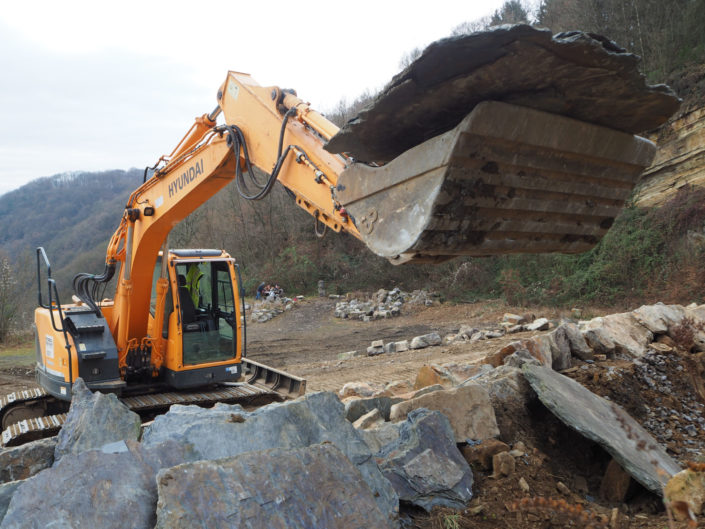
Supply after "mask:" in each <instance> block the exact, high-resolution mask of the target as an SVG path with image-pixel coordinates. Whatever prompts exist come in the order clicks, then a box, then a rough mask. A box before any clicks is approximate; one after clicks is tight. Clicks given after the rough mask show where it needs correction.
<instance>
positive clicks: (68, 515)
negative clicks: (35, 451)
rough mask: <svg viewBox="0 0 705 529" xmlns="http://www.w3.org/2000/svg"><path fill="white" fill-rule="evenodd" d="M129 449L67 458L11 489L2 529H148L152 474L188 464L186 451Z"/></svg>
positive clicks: (180, 448) (169, 445) (153, 509)
mask: <svg viewBox="0 0 705 529" xmlns="http://www.w3.org/2000/svg"><path fill="white" fill-rule="evenodd" d="M127 446H128V448H129V451H127V452H122V453H119V454H106V453H104V452H102V451H99V450H89V451H85V452H81V453H80V454H66V455H65V456H64V457H62V458H61V460H60V461H59V462H58V463H56V464H55V465H54V466H53V467H51V468H48V469H46V470H43V471H42V472H40V473H39V474H37V475H35V476H33V477H31V478H29V479H27V480H25V481H23V482H22V483H21V484H20V485H19V487H17V489H16V490H15V493H14V495H13V496H12V500H11V501H10V505H9V507H8V509H7V514H6V515H5V518H4V519H3V521H2V524H0V528H1V529H45V528H49V527H50V528H52V529H78V528H84V527H85V528H91V529H93V528H95V529H98V528H99V529H126V528H129V529H152V528H153V527H154V523H155V521H156V516H155V512H156V506H157V482H156V475H157V472H158V471H159V470H160V469H162V468H168V467H172V466H175V465H178V464H181V463H183V462H185V461H193V458H192V454H191V453H190V452H189V451H188V450H187V448H186V447H184V446H180V445H178V444H176V443H171V442H169V443H164V444H162V445H158V446H153V447H151V448H143V447H142V446H141V445H140V444H139V443H136V442H134V441H128V442H127Z"/></svg>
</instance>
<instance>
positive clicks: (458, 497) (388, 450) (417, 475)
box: [377, 408, 473, 511]
mask: <svg viewBox="0 0 705 529" xmlns="http://www.w3.org/2000/svg"><path fill="white" fill-rule="evenodd" d="M377 461H378V463H379V466H380V468H381V469H382V473H383V474H384V476H385V477H386V478H387V479H388V480H389V481H390V482H391V483H392V485H393V486H394V490H396V492H397V494H398V495H399V499H400V500H401V501H405V502H409V503H411V504H413V505H416V506H419V507H422V508H423V509H426V510H427V511H430V510H431V509H432V508H433V507H436V506H444V507H450V508H453V509H462V508H464V507H465V504H466V503H467V502H468V501H470V500H471V499H472V483H473V476H472V470H471V469H470V466H469V465H468V463H467V461H466V460H465V458H464V457H463V456H462V454H461V453H460V451H459V450H458V447H457V445H456V444H455V436H454V434H453V430H452V428H451V426H450V423H449V422H448V419H447V418H446V417H445V416H444V415H443V414H442V413H440V412H438V411H430V410H427V409H424V408H420V409H416V410H413V411H412V412H410V413H409V415H408V416H407V419H406V422H404V423H403V424H402V425H401V430H400V435H399V438H398V439H397V440H396V441H395V442H393V443H391V444H389V445H387V446H386V447H384V448H383V449H382V450H381V451H380V452H379V454H377Z"/></svg>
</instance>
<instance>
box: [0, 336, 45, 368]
mask: <svg viewBox="0 0 705 529" xmlns="http://www.w3.org/2000/svg"><path fill="white" fill-rule="evenodd" d="M35 362H36V358H35V353H34V341H32V340H30V341H26V342H21V343H17V344H13V345H6V346H0V369H2V368H7V367H26V366H33V365H34V364H35Z"/></svg>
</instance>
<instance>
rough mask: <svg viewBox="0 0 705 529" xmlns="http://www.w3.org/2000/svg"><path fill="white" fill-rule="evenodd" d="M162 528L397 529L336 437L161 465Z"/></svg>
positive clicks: (159, 515) (159, 528)
mask: <svg viewBox="0 0 705 529" xmlns="http://www.w3.org/2000/svg"><path fill="white" fill-rule="evenodd" d="M157 484H158V489H159V502H158V506H157V524H156V526H155V529H192V528H197V527H198V528H208V529H228V528H235V527H237V528H239V529H263V528H267V529H280V528H281V529H353V528H360V529H362V528H374V529H391V528H392V527H396V525H394V524H392V523H391V522H390V520H389V518H388V515H387V514H386V513H382V512H381V511H380V510H379V507H378V506H377V503H376V502H375V498H374V496H373V493H372V491H371V490H370V488H369V487H368V486H367V483H366V482H365V480H364V479H363V478H362V475H361V474H360V472H359V470H358V469H357V468H356V467H355V466H354V465H353V464H351V463H350V461H349V460H348V459H347V458H346V457H345V456H344V455H343V454H342V453H341V452H340V450H338V449H337V448H336V447H335V446H334V445H332V444H317V445H312V446H310V447H305V448H293V449H272V450H264V451H260V452H248V453H246V454H242V455H239V456H234V457H232V458H227V459H219V460H213V461H197V462H194V463H187V464H183V465H179V466H176V467H173V468H169V469H165V470H162V471H161V472H159V475H158V477H157Z"/></svg>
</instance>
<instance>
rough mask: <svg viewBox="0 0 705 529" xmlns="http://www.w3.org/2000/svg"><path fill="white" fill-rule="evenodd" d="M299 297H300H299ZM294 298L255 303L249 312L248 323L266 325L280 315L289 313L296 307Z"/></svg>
mask: <svg viewBox="0 0 705 529" xmlns="http://www.w3.org/2000/svg"><path fill="white" fill-rule="evenodd" d="M299 297H300V296H299ZM299 297H296V298H279V297H277V298H274V299H273V300H269V299H263V300H260V301H255V304H254V307H252V310H251V311H250V321H251V322H252V323H266V322H268V321H269V320H271V319H272V318H276V317H277V316H279V315H280V314H282V313H284V312H287V311H290V310H291V309H293V308H294V307H295V306H296V302H297V301H298V300H299Z"/></svg>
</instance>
